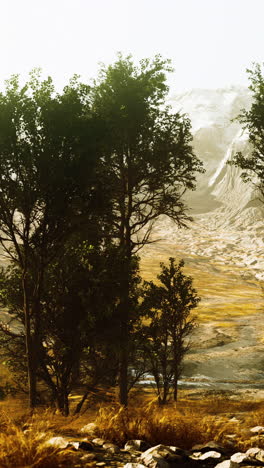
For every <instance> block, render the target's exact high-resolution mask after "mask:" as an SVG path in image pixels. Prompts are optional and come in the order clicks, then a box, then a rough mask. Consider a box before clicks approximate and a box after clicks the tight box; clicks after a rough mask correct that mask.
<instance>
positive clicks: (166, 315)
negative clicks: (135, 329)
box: [141, 258, 200, 404]
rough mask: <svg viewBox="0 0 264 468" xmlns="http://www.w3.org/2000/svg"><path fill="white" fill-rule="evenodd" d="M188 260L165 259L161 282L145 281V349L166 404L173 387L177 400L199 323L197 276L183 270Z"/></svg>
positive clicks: (160, 394) (161, 396)
mask: <svg viewBox="0 0 264 468" xmlns="http://www.w3.org/2000/svg"><path fill="white" fill-rule="evenodd" d="M183 267H184V262H183V260H181V261H180V262H179V263H178V265H177V264H175V259H174V258H170V259H169V266H166V265H164V264H163V263H161V273H160V274H159V275H158V277H157V278H158V280H159V282H160V285H156V284H154V283H153V282H145V288H144V295H143V302H142V306H141V307H142V309H143V311H144V313H145V314H146V316H147V317H148V318H149V320H150V321H149V324H148V325H145V326H144V327H143V330H144V332H143V333H144V336H145V343H144V352H145V354H146V356H147V357H148V360H149V371H150V372H151V373H152V374H153V377H154V379H155V383H156V389H157V394H158V399H159V403H160V404H165V403H166V402H167V398H168V396H169V393H170V391H171V389H173V398H174V400H175V401H176V400H177V390H178V380H179V377H180V374H181V372H182V362H183V358H184V356H185V354H186V352H187V351H188V349H189V345H190V341H189V337H190V335H191V334H192V332H193V330H194V328H195V327H196V325H197V322H196V317H195V316H194V315H193V314H192V312H193V309H195V308H196V307H197V306H198V304H199V301H200V298H199V297H198V295H197V291H196V289H194V287H193V279H192V278H191V277H190V276H186V275H185V274H184V273H183Z"/></svg>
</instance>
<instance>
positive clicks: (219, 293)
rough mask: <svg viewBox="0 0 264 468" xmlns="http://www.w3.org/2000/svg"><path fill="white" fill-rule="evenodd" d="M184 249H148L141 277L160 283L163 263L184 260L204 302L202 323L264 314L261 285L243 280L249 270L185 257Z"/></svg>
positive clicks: (159, 246)
mask: <svg viewBox="0 0 264 468" xmlns="http://www.w3.org/2000/svg"><path fill="white" fill-rule="evenodd" d="M180 247H181V246H176V245H166V243H165V242H161V243H160V244H153V245H150V246H147V247H146V248H145V249H144V251H142V255H141V274H142V277H143V278H144V279H146V280H148V281H149V280H153V281H157V279H156V275H157V274H159V272H160V266H159V264H160V261H163V262H167V261H168V258H169V257H170V256H172V257H176V259H177V260H179V259H180V258H184V260H185V273H186V274H187V275H191V276H192V277H193V279H194V286H195V288H196V289H197V291H198V294H199V295H200V296H201V298H202V301H201V302H200V304H199V306H198V308H197V309H196V312H197V315H198V318H199V321H201V322H207V321H208V320H209V321H212V320H213V321H215V320H219V321H221V320H223V319H224V320H225V318H226V317H227V316H229V317H231V318H236V317H240V316H245V315H250V314H255V313H258V312H260V311H262V310H263V295H262V291H261V288H260V285H259V282H258V281H257V280H256V279H255V278H251V279H250V281H249V280H247V279H244V278H243V277H242V275H243V273H244V274H248V270H247V268H241V267H238V266H236V265H224V264H222V263H220V262H216V261H215V260H214V258H213V257H199V256H195V255H189V254H188V256H187V258H186V253H185V254H184V253H183V254H181V248H180Z"/></svg>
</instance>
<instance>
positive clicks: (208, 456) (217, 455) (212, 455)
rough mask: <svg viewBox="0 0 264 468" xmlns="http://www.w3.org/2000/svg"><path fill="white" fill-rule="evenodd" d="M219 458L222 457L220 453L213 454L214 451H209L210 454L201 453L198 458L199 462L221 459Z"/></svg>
mask: <svg viewBox="0 0 264 468" xmlns="http://www.w3.org/2000/svg"><path fill="white" fill-rule="evenodd" d="M221 456H222V455H221V453H219V452H215V451H214V450H211V451H210V452H205V453H203V454H202V455H201V456H200V458H199V460H208V459H209V458H213V459H215V458H221Z"/></svg>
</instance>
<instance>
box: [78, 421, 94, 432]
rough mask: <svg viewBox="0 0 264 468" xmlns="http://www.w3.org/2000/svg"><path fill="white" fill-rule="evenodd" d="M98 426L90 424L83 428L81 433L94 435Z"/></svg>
mask: <svg viewBox="0 0 264 468" xmlns="http://www.w3.org/2000/svg"><path fill="white" fill-rule="evenodd" d="M97 427H98V426H97V425H96V424H95V423H89V424H86V425H85V426H83V427H82V428H81V431H80V432H84V433H87V434H93V433H94V432H95V430H96V429H97Z"/></svg>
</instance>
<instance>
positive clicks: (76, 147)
mask: <svg viewBox="0 0 264 468" xmlns="http://www.w3.org/2000/svg"><path fill="white" fill-rule="evenodd" d="M88 93H89V88H88V87H87V86H84V85H81V84H80V83H79V82H78V80H77V78H76V77H75V78H73V80H72V81H71V82H70V84H69V85H68V86H67V87H65V89H64V91H63V92H62V93H61V94H58V93H56V92H55V90H54V86H53V83H52V80H51V78H48V79H46V80H42V81H41V79H40V73H39V71H37V70H36V71H33V72H32V73H31V76H30V80H29V81H28V83H26V84H25V85H24V86H23V87H21V86H20V85H19V79H18V76H13V77H12V78H11V79H10V80H9V81H8V82H7V83H6V89H5V92H3V93H1V94H0V233H1V234H0V243H1V245H2V248H3V249H4V251H5V253H6V255H7V256H8V258H9V260H11V261H12V262H14V263H15V264H16V265H17V266H18V268H19V269H20V271H21V283H22V291H23V302H24V328H25V341H26V355H27V368H28V383H29V404H30V407H31V408H33V407H34V406H35V405H36V375H37V373H36V369H37V365H38V363H37V361H38V354H39V347H40V340H41V297H42V291H43V281H44V275H45V270H46V268H47V266H48V264H49V262H50V261H51V260H52V259H54V258H55V257H56V256H58V254H59V252H60V250H61V246H63V243H64V242H65V240H66V238H67V236H69V234H70V233H71V232H72V231H73V230H74V229H75V228H76V218H77V217H78V214H79V213H78V206H79V202H80V197H81V198H82V201H83V202H84V201H85V203H86V205H88V206H89V203H90V200H91V197H92V195H91V194H92V190H91V185H92V184H91V182H90V183H89V181H90V180H91V176H92V174H93V167H94V161H95V151H94V145H93V143H92V142H94V136H93V137H91V135H93V130H94V129H92V124H91V122H92V120H91V119H90V114H89V105H88V99H87V95H88ZM31 278H34V287H33V288H32V287H31V285H30V279H31Z"/></svg>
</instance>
